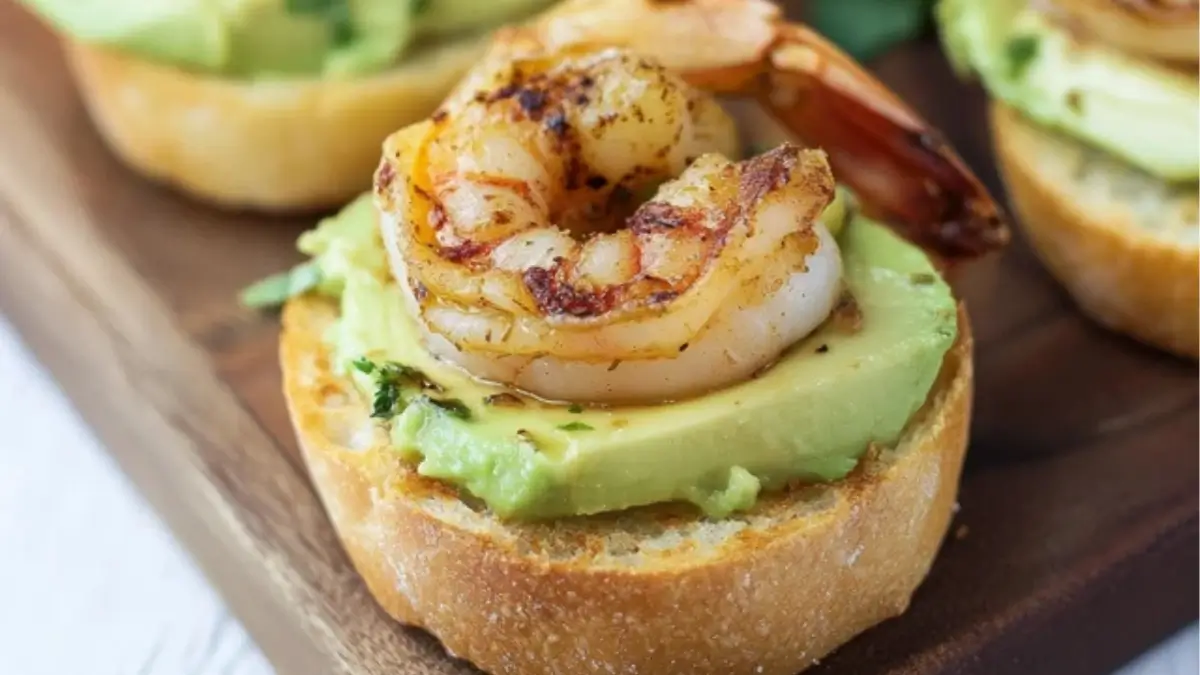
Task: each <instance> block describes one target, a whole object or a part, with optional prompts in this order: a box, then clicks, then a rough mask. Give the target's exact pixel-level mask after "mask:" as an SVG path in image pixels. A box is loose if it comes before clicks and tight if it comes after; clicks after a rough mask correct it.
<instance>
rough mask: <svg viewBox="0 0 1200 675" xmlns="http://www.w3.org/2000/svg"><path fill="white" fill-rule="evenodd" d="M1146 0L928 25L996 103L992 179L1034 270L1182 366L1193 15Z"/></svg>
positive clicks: (1010, 10)
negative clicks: (1017, 224)
mask: <svg viewBox="0 0 1200 675" xmlns="http://www.w3.org/2000/svg"><path fill="white" fill-rule="evenodd" d="M1135 4H1136V5H1138V6H1137V7H1135V6H1133V5H1135ZM1144 4H1145V5H1146V6H1145V7H1142V6H1141V5H1140V4H1138V3H1123V2H1116V1H1114V0H1090V1H1088V2H1082V1H1078V0H1076V1H1071V0H1058V1H1057V2H1043V3H1028V2H1026V1H1025V0H942V1H941V3H940V5H939V6H938V8H937V17H938V20H939V23H940V25H941V32H942V37H943V41H944V42H945V44H946V47H947V52H948V54H949V56H950V58H951V62H952V63H953V64H954V65H955V66H956V67H957V69H958V70H959V71H960V72H962V73H963V74H968V73H971V74H974V75H976V76H978V78H979V79H980V81H981V82H982V84H983V86H984V87H985V88H986V89H987V91H988V93H989V94H990V95H991V96H992V97H993V102H992V110H991V126H992V135H993V142H994V146H995V151H996V155H997V158H998V163H999V166H1000V170H1001V174H1002V176H1003V178H1004V181H1005V183H1006V185H1007V187H1008V191H1009V197H1010V198H1011V200H1012V203H1013V208H1014V210H1015V211H1016V212H1017V215H1018V216H1020V221H1021V224H1022V225H1023V226H1024V228H1025V231H1026V233H1027V234H1028V235H1029V240H1030V242H1031V244H1032V245H1033V247H1034V249H1035V250H1036V252H1037V253H1038V255H1039V256H1040V258H1041V259H1042V261H1043V262H1044V263H1045V265H1046V267H1047V268H1048V269H1049V270H1050V272H1051V273H1052V274H1053V275H1054V276H1055V277H1057V278H1058V280H1059V281H1060V282H1062V284H1063V285H1064V286H1065V287H1066V289H1067V291H1068V292H1070V294H1071V295H1072V296H1073V297H1074V299H1075V301H1076V302H1077V303H1078V304H1079V306H1080V307H1081V309H1082V310H1083V311H1084V312H1085V313H1087V314H1088V315H1090V316H1091V317H1093V318H1094V319H1095V320H1097V321H1098V322H1100V323H1101V324H1103V325H1105V326H1107V327H1109V328H1111V329H1114V330H1117V331H1120V332H1122V333H1126V334H1128V335H1131V336H1133V337H1134V338H1136V339H1138V340H1140V341H1143V342H1145V343H1148V344H1150V345H1153V346H1156V347H1158V348H1161V349H1164V350H1167V351H1170V352H1173V353H1175V354H1179V355H1181V356H1185V357H1190V358H1193V359H1194V358H1197V356H1198V352H1200V215H1198V212H1200V210H1198V198H1200V196H1198V190H1200V184H1198V182H1197V178H1198V177H1200V86H1198V82H1200V81H1198V78H1197V64H1196V51H1195V49H1196V44H1197V39H1196V17H1197V11H1198V10H1197V5H1196V3H1194V2H1193V3H1174V4H1171V5H1169V4H1167V3H1162V4H1161V5H1156V4H1154V3H1144ZM1151 5H1153V6H1151ZM1181 31H1182V32H1183V33H1186V34H1187V39H1186V40H1181V39H1180V38H1179V35H1180V33H1181ZM1152 36H1157V39H1152Z"/></svg>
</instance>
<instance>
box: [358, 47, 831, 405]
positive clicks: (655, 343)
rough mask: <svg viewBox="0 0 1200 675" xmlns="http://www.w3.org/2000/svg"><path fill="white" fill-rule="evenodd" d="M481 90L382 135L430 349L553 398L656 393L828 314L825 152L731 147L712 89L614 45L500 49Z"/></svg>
mask: <svg viewBox="0 0 1200 675" xmlns="http://www.w3.org/2000/svg"><path fill="white" fill-rule="evenodd" d="M479 92H480V94H479V95H478V96H475V97H473V98H471V99H470V100H468V101H466V102H464V103H462V104H461V105H460V106H458V107H453V108H452V109H448V110H446V111H444V112H443V113H441V114H439V115H436V116H435V118H434V119H432V120H430V121H429V122H426V123H424V124H421V125H417V126H414V127H410V128H409V129H407V130H405V131H403V132H401V133H400V134H398V135H397V136H395V137H393V138H392V139H390V140H389V142H388V144H387V146H386V149H385V153H386V155H387V157H388V162H387V163H385V164H384V167H385V168H382V169H381V170H380V172H379V174H378V176H377V182H378V184H379V185H378V187H379V191H380V193H379V194H380V202H381V206H382V208H381V211H382V212H383V213H384V214H385V219H386V220H390V222H388V223H387V225H385V234H386V240H387V242H388V244H389V248H390V251H391V258H392V262H393V269H394V271H395V272H396V273H397V277H398V278H401V279H403V280H405V282H406V284H407V286H408V289H409V294H408V295H409V297H410V299H411V301H412V307H413V309H414V310H415V311H416V312H417V313H418V314H419V316H420V318H421V320H422V324H423V325H424V327H425V329H426V334H427V338H428V344H429V346H430V348H431V350H432V351H433V352H434V353H436V354H438V355H439V356H441V357H443V358H447V359H449V360H452V361H455V362H458V363H459V364H460V365H462V366H464V367H465V368H466V369H467V370H469V371H470V372H472V373H474V374H475V375H477V376H480V377H484V378H487V379H492V380H499V381H503V382H508V383H511V384H513V385H515V386H517V387H519V388H521V389H524V390H527V391H531V392H533V393H536V394H539V395H541V396H545V397H548V398H553V399H563V400H602V401H609V400H621V401H646V400H661V399H664V398H673V397H680V396H686V395H690V394H694V393H697V392H699V391H703V390H705V389H709V388H713V387H716V386H720V385H722V384H725V383H727V382H731V381H735V380H737V379H740V378H743V377H745V376H747V375H748V374H749V373H750V372H751V371H753V370H755V369H757V368H760V367H762V366H763V365H765V363H767V362H768V361H770V360H771V359H774V358H775V357H776V356H778V354H779V352H780V351H782V349H784V348H786V347H787V346H788V345H789V344H791V343H792V342H794V341H795V340H797V339H799V338H800V337H803V336H804V335H805V334H807V333H808V332H810V331H811V330H813V329H814V328H815V327H816V326H817V325H819V324H820V323H821V322H822V321H823V320H824V319H825V317H826V316H827V315H828V313H829V311H830V309H831V308H832V306H833V304H834V302H835V300H836V297H837V292H838V290H839V287H838V283H839V279H840V272H841V263H840V257H839V255H838V253H837V244H836V243H835V242H834V240H833V238H832V237H831V236H829V234H828V232H826V231H825V230H824V228H823V227H821V226H820V225H817V224H816V223H815V221H816V219H817V216H819V215H820V214H821V212H822V211H823V210H824V209H825V207H826V206H827V205H828V204H829V202H830V201H831V199H832V197H833V178H832V175H831V173H830V170H829V167H828V164H827V162H826V160H825V157H824V154H823V153H821V152H820V151H816V150H802V149H800V148H798V147H796V146H793V145H785V146H783V147H780V148H778V149H776V150H773V151H771V152H769V153H766V154H764V155H762V156H759V157H756V158H753V159H750V160H747V161H743V162H735V161H731V160H729V159H727V157H728V156H730V155H733V154H734V153H735V152H736V150H737V143H736V141H737V139H736V133H735V130H734V125H733V122H732V120H731V119H730V118H729V117H728V116H727V115H726V114H725V113H724V111H722V110H721V108H720V107H719V106H717V104H716V102H715V101H714V100H713V99H712V98H711V97H708V96H705V95H703V94H702V93H701V92H699V91H696V90H694V89H692V88H691V87H689V86H688V85H687V84H685V83H684V82H683V81H682V80H680V79H679V78H678V77H677V76H676V75H674V74H672V73H671V72H669V71H667V70H666V69H664V68H662V67H661V66H657V65H654V64H652V63H650V62H648V61H646V60H644V59H642V58H640V57H637V56H635V55H633V54H631V53H629V52H627V51H623V50H617V49H606V50H600V51H589V52H581V53H577V54H572V55H569V56H565V57H563V58H561V59H557V60H554V61H549V62H542V61H533V60H516V61H511V62H506V63H505V64H504V65H503V66H502V67H499V68H497V69H496V70H495V71H494V72H493V73H492V78H491V80H490V81H489V82H488V83H487V86H486V87H484V88H483V89H480V90H479ZM388 167H390V168H388ZM647 191H651V192H653V193H654V196H653V197H652V198H651V199H649V200H648V201H644V202H642V203H641V204H640V205H639V204H635V203H633V200H634V199H636V198H637V196H638V195H639V194H641V193H645V192H647Z"/></svg>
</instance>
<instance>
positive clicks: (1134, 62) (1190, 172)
mask: <svg viewBox="0 0 1200 675" xmlns="http://www.w3.org/2000/svg"><path fill="white" fill-rule="evenodd" d="M1027 4H1028V2H1027V0H941V2H940V3H939V5H938V7H937V19H938V22H939V24H940V26H941V34H942V40H943V42H944V44H945V46H946V51H947V53H948V55H949V57H950V60H951V63H952V64H953V65H954V66H955V68H956V69H957V70H958V71H959V72H960V73H963V74H966V73H969V72H974V73H977V74H978V76H979V78H980V80H981V81H982V82H983V85H984V86H985V87H986V88H987V89H988V91H989V93H991V94H992V95H993V96H995V97H997V98H999V99H1000V100H1002V101H1004V102H1005V103H1007V104H1008V105H1010V106H1012V107H1013V108H1016V109H1017V110H1020V111H1021V112H1022V113H1024V114H1025V115H1026V116H1028V117H1029V118H1030V119H1032V120H1034V121H1036V122H1038V123H1040V124H1042V125H1045V126H1047V127H1050V128H1053V129H1056V130H1059V131H1061V132H1062V133H1065V134H1067V135H1069V136H1072V137H1074V138H1076V139H1078V140H1080V141H1083V142H1085V143H1088V144H1090V145H1093V146H1095V147H1098V148H1100V149H1102V150H1105V151H1106V152H1109V153H1112V154H1113V155H1116V156H1117V157H1120V158H1121V159H1123V160H1124V161H1126V162H1129V163H1130V164H1133V165H1134V166H1136V167H1138V168H1140V169H1142V170H1143V171H1146V172H1147V173H1150V174H1152V175H1155V176H1158V177H1159V178H1162V179H1164V180H1168V181H1192V180H1196V179H1197V177H1200V86H1198V85H1197V79H1196V78H1195V77H1194V76H1187V75H1184V74H1182V73H1179V72H1176V71H1172V70H1169V69H1166V68H1164V67H1162V66H1159V65H1156V64H1153V63H1150V62H1147V61H1143V60H1139V59H1136V58H1133V57H1129V56H1126V55H1124V54H1122V53H1119V52H1117V51H1115V50H1112V49H1109V48H1107V47H1105V46H1104V45H1102V44H1098V43H1094V42H1081V41H1080V40H1078V39H1076V38H1075V37H1073V36H1071V35H1070V34H1069V33H1068V32H1067V31H1065V30H1063V29H1062V28H1060V27H1059V26H1057V25H1055V24H1053V23H1051V22H1050V21H1049V20H1047V18H1046V17H1045V16H1043V15H1042V14H1041V13H1039V12H1037V11H1034V10H1032V9H1029V8H1028V7H1027Z"/></svg>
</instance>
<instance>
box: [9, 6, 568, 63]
mask: <svg viewBox="0 0 1200 675" xmlns="http://www.w3.org/2000/svg"><path fill="white" fill-rule="evenodd" d="M22 1H23V2H24V3H25V4H27V5H28V6H29V7H30V8H31V9H33V10H34V11H36V12H38V13H39V14H40V15H41V16H42V17H44V18H45V19H46V20H47V21H49V22H50V23H52V24H53V25H54V26H55V27H56V28H58V29H59V30H61V31H62V32H64V33H67V34H69V35H71V36H72V37H73V38H75V39H77V40H81V41H84V42H89V43H94V44H99V45H104V46H108V47H114V48H119V49H122V50H125V51H128V52H130V53H132V54H137V55H139V56H142V57H144V58H149V59H153V60H154V61H157V62H161V63H164V64H169V65H174V66H178V67H181V68H185V69H188V70H195V71H201V72H207V73H214V74H219V75H226V76H232V77H247V78H281V77H294V76H299V75H310V76H315V75H328V76H333V77H345V76H350V75H361V74H364V73H373V72H378V71H380V70H383V69H385V68H387V67H388V66H390V65H392V64H394V63H396V62H397V61H398V60H399V59H401V58H402V57H403V56H404V53H405V50H406V49H408V48H409V47H410V45H411V44H412V43H413V41H414V40H416V39H418V38H419V37H421V35H422V34H424V35H429V36H433V37H438V36H442V35H444V34H447V33H459V32H463V31H468V30H480V29H483V28H488V27H491V26H495V25H497V24H499V23H501V22H504V21H507V20H510V19H515V18H518V17H520V16H523V15H526V14H529V13H532V12H533V11H534V10H536V9H539V8H541V7H543V6H545V5H547V4H549V2H548V0H497V1H496V2H475V1H474V0H22ZM418 13H419V14H421V15H422V16H423V17H424V18H423V19H422V20H421V22H420V26H418V19H417V14H418Z"/></svg>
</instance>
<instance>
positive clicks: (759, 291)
mask: <svg viewBox="0 0 1200 675" xmlns="http://www.w3.org/2000/svg"><path fill="white" fill-rule="evenodd" d="M694 45H705V49H704V50H703V51H700V50H696V49H693V48H692V46H694ZM715 93H720V94H723V95H725V96H730V97H739V98H750V99H752V100H753V101H754V103H755V104H756V105H754V107H755V110H756V111H757V112H758V113H760V114H762V115H764V116H765V115H770V116H772V117H774V118H775V119H777V120H779V121H780V122H781V123H782V126H783V127H784V128H785V130H786V132H787V133H788V135H789V137H790V138H791V139H793V140H795V139H799V140H801V141H803V143H804V146H806V147H802V146H801V145H798V144H796V143H795V142H778V143H775V142H772V143H760V142H759V141H761V140H762V139H761V138H746V137H745V136H744V135H743V134H739V129H738V126H737V124H736V123H735V120H734V118H733V117H732V116H731V115H730V114H729V112H728V111H727V110H726V109H725V107H723V105H722V102H719V101H718V99H717V98H716V96H714V94H715ZM745 121H746V120H745V119H743V122H745ZM744 126H745V127H746V128H745V129H744V131H745V132H751V133H753V132H756V130H761V129H762V127H763V125H762V124H759V123H758V121H751V122H749V123H748V124H745V125H744ZM746 135H750V134H749V133H747V134H746ZM747 141H751V142H749V143H748V142H747ZM764 146H765V147H769V148H770V149H767V150H763V151H757V150H753V151H752V150H749V149H748V148H750V147H759V148H761V147H764ZM838 185H842V186H844V187H836V186H838ZM364 187H366V186H364ZM860 207H861V208H860ZM868 213H869V214H871V217H867V216H866V215H865V214H868ZM1006 240H1007V229H1006V226H1005V225H1004V223H1003V221H1002V220H1001V218H1000V217H999V214H998V213H997V211H996V208H995V205H994V203H993V202H992V200H991V198H990V197H989V196H988V195H987V193H986V191H985V190H984V189H983V188H982V187H981V186H980V184H979V182H978V181H977V180H976V179H975V177H974V176H973V175H972V174H971V173H970V171H969V170H967V169H966V168H965V167H964V166H963V164H962V162H961V160H959V158H958V157H957V156H956V155H955V154H954V153H953V151H952V150H951V149H950V148H949V147H947V146H946V145H945V143H943V142H941V141H940V136H939V135H938V134H937V132H936V131H935V130H934V129H931V128H929V127H928V125H927V124H925V123H924V122H923V121H922V120H921V119H920V118H919V117H918V116H917V115H915V114H914V113H913V111H911V110H910V109H908V108H907V107H905V106H904V105H903V104H902V103H900V101H899V100H898V99H897V98H896V97H895V95H894V94H892V93H891V92H890V91H888V90H887V89H886V88H885V87H884V86H883V85H882V84H880V83H879V82H877V81H876V80H874V79H873V78H872V77H871V76H870V75H868V74H867V73H865V72H864V71H863V70H862V69H861V68H860V67H858V66H857V65H856V64H855V63H854V62H853V61H852V60H851V59H849V58H847V57H846V56H845V55H844V54H842V53H840V52H839V51H837V50H836V49H835V48H833V47H832V46H831V45H830V44H829V43H827V42H826V41H824V40H823V39H821V38H820V37H819V36H817V35H815V34H813V33H812V32H811V31H809V30H808V29H806V28H805V27H803V26H798V25H795V24H789V23H786V22H785V21H783V19H782V17H781V16H780V12H779V9H778V8H777V7H775V6H774V5H772V4H771V3H768V2H757V1H754V0H692V1H682V2H681V1H674V2H669V3H668V2H652V1H651V0H579V1H571V2H566V3H563V4H561V5H558V6H556V7H555V8H554V9H553V10H551V11H549V12H547V13H546V14H543V15H541V16H540V17H538V19H536V20H535V21H533V22H530V23H527V24H524V25H522V26H521V27H519V28H511V29H506V30H502V31H499V32H498V33H497V36H496V39H495V41H494V43H493V45H492V47H491V49H490V50H489V51H488V53H487V54H486V55H485V57H484V58H483V59H482V60H481V62H480V63H479V64H478V65H477V66H476V67H474V68H473V69H472V70H471V71H470V72H469V73H468V75H467V76H466V78H465V79H464V80H463V82H462V83H461V84H460V86H458V87H456V88H455V90H454V92H453V93H452V94H451V95H450V96H449V97H448V98H447V100H446V101H445V102H444V103H443V104H442V105H441V106H439V107H438V110H437V111H436V112H435V113H433V114H432V115H430V117H429V118H428V119H425V120H422V121H419V122H416V123H414V124H411V125H408V126H406V127H404V128H402V129H400V130H398V131H395V132H394V133H393V134H391V135H390V136H389V137H388V138H387V140H386V142H385V143H384V144H383V157H382V161H381V162H380V164H379V169H378V170H377V172H376V175H375V183H374V190H373V193H372V194H370V195H366V196H363V197H361V198H360V199H359V200H357V201H355V202H354V203H352V204H351V205H350V206H348V207H347V208H346V209H345V210H343V211H342V212H341V213H340V214H338V215H337V216H334V217H332V218H329V219H327V220H325V221H324V222H322V223H321V224H320V226H319V227H317V228H316V229H315V230H313V231H311V232H309V233H307V234H305V235H304V236H303V237H302V239H301V240H300V248H301V249H302V250H303V251H304V252H305V253H307V254H309V255H310V256H311V257H312V259H311V260H310V261H308V262H306V263H304V264H303V265H301V266H300V267H299V268H297V269H296V270H295V271H294V272H293V273H292V274H290V275H284V276H283V277H281V278H279V279H277V280H273V281H272V282H270V283H268V284H266V285H262V286H257V287H255V288H254V289H252V292H251V293H250V298H249V299H251V300H254V301H256V302H259V303H261V302H264V301H269V300H276V301H285V300H286V307H285V309H284V313H283V333H282V337H281V362H282V368H283V375H284V393H285V395H286V398H287V401H288V407H289V412H290V414H291V419H292V422H293V424H294V426H295V429H296V432H297V436H298V438H299V440H300V444H301V447H302V448H303V452H304V458H305V462H306V464H307V466H308V468H309V471H310V473H311V475H312V478H313V482H314V484H315V486H316V488H317V490H318V491H319V493H320V494H321V497H322V501H323V503H324V504H325V506H326V508H327V510H328V512H329V515H330V519H331V521H332V522H333V524H334V527H335V528H336V529H337V532H338V534H339V537H340V539H341V541H342V543H343V545H344V546H345V548H346V550H347V552H348V554H349V557H350V559H351V560H352V561H353V563H354V565H355V567H356V568H357V570H358V571H359V572H360V574H361V575H362V577H363V579H364V580H365V582H366V584H367V586H368V587H369V588H370V590H371V593H372V594H373V596H374V597H375V598H376V599H377V600H378V601H379V603H380V605H381V606H382V607H383V608H384V609H385V610H386V611H387V612H388V613H390V614H391V615H392V616H394V617H395V618H396V619H398V620H399V621H402V622H404V623H407V624H411V625H416V626H420V627H423V628H425V629H427V630H429V631H430V632H431V633H433V634H434V635H435V636H436V637H437V638H439V639H440V640H441V641H442V643H443V644H444V645H445V646H446V647H447V648H448V650H449V651H450V652H451V653H452V654H455V655H458V656H461V657H463V658H465V659H468V660H469V661H471V662H472V663H474V664H475V665H477V666H478V667H480V668H482V669H484V670H486V671H488V672H491V673H497V674H500V673H504V674H516V673H520V674H522V675H543V674H545V675H549V674H551V673H610V672H645V673H694V674H713V675H716V674H718V673H720V674H724V673H734V672H736V673H743V672H756V673H764V674H766V675H784V674H786V675H793V674H794V673H796V672H797V671H799V670H802V669H804V668H806V667H808V666H811V665H812V664H813V663H815V662H817V661H818V660H819V659H820V658H822V657H823V656H824V655H825V654H827V653H828V652H830V651H831V650H833V649H835V648H836V647H838V646H839V645H841V644H842V643H844V642H846V641H847V640H849V639H850V638H851V637H853V636H854V635H856V634H857V633H859V632H861V631H863V630H865V629H866V628H868V627H870V626H872V625H874V624H876V623H878V622H880V621H882V620H884V619H886V618H889V617H891V616H895V615H897V614H899V613H901V612H903V611H904V609H905V608H906V607H907V605H908V603H909V600H910V598H911V596H912V593H913V591H914V590H915V588H916V587H917V585H918V584H920V583H921V581H922V579H923V578H924V577H925V575H926V573H927V572H928V571H929V568H930V565H931V564H932V561H933V558H934V555H935V553H936V551H937V549H938V546H939V545H940V543H941V541H942V538H943V536H944V535H945V533H946V530H947V527H948V524H949V521H950V518H951V514H952V511H953V507H954V504H955V498H956V494H957V485H958V479H959V474H960V470H961V467H962V460H963V455H964V452H965V450H966V442H967V430H968V427H969V423H970V409H971V392H972V386H973V376H972V354H971V334H970V326H969V323H968V322H967V320H966V313H965V311H964V310H963V308H962V307H961V303H960V302H959V300H958V299H957V298H956V297H955V294H954V292H953V289H952V288H951V287H950V285H949V284H948V283H947V282H946V281H945V280H944V279H943V277H942V270H943V269H944V268H945V267H947V266H949V265H952V264H954V263H957V262H964V261H968V260H970V259H973V258H975V257H976V256H978V255H981V254H984V253H987V252H989V251H992V250H995V249H997V248H999V247H1000V246H1002V245H1003V244H1004V243H1005V241H1006Z"/></svg>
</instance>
